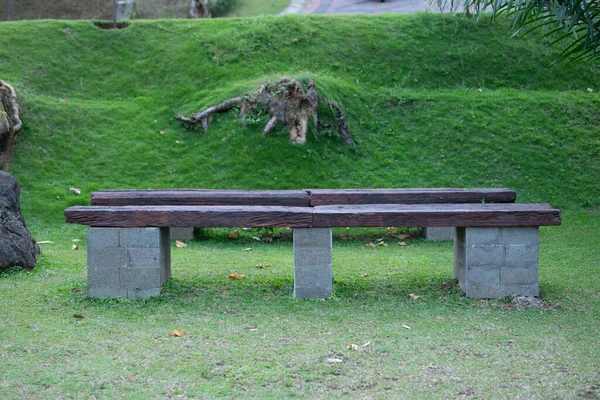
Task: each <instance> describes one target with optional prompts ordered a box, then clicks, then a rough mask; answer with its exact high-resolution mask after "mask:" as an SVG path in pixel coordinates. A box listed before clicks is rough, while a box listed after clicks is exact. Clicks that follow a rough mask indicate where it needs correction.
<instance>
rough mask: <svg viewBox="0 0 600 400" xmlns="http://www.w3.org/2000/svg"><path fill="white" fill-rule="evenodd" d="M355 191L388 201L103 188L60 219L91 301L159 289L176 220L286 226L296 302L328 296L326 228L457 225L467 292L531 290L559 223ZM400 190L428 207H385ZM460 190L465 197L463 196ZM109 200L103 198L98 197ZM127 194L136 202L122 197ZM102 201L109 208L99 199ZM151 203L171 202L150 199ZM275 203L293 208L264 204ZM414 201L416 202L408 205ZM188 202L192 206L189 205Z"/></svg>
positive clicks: (494, 207)
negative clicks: (81, 251)
mask: <svg viewBox="0 0 600 400" xmlns="http://www.w3.org/2000/svg"><path fill="white" fill-rule="evenodd" d="M167 192H169V193H167ZM236 192H237V193H236ZM268 192H270V193H269V195H266V194H267V193H268ZM325 192H327V193H326V194H327V195H328V196H342V197H343V196H344V195H348V194H350V193H351V192H353V191H342V192H341V193H334V192H337V191H325ZM344 192H345V193H344ZM358 192H359V193H360V194H361V195H362V196H364V195H369V196H371V195H372V196H374V198H375V199H377V201H380V202H387V204H341V205H320V203H318V201H319V200H318V199H319V198H321V199H323V198H324V197H321V196H320V195H319V191H316V190H315V191H274V192H273V191H267V192H262V191H252V193H249V192H247V191H242V192H240V191H202V190H181V191H175V193H176V195H173V191H120V192H114V191H110V192H97V193H96V194H94V196H93V201H94V203H95V204H96V205H93V206H87V207H85V206H78V207H71V208H69V209H67V210H66V211H65V216H66V219H67V222H70V223H79V224H84V225H88V226H89V229H88V295H89V296H94V297H104V296H121V297H149V296H154V295H158V294H160V287H161V286H162V284H163V283H164V282H166V280H167V279H168V278H169V276H170V273H171V272H170V271H171V270H170V244H169V229H170V228H171V227H179V226H196V227H240V226H241V227H277V226H286V227H291V228H293V229H294V296H295V297H297V298H327V297H329V296H331V290H332V241H331V228H332V227H348V226H351V227H389V226H423V225H426V226H451V227H456V240H455V244H454V249H455V250H454V252H455V262H454V276H455V277H456V278H457V279H458V281H459V284H460V287H461V288H462V290H463V291H464V292H465V293H466V295H467V296H469V297H478V298H498V297H505V296H508V295H532V296H535V295H538V294H539V284H538V247H539V233H538V228H539V226H546V225H560V223H561V220H560V211H559V210H556V209H553V208H552V207H550V206H549V205H547V204H510V203H506V204H502V203H498V204H496V203H493V204H487V203H485V204H483V203H468V204H464V203H463V204H448V203H444V201H446V200H444V199H441V198H439V197H438V195H439V192H438V194H437V195H434V194H433V192H434V191H433V190H422V189H418V190H408V191H407V190H390V192H389V193H378V194H374V193H373V192H371V193H368V192H362V193H361V191H358ZM384 192H385V191H384ZM401 192H404V194H403V196H405V197H404V199H405V200H404V201H405V202H409V201H410V200H408V198H409V197H410V196H412V195H416V194H417V193H424V194H423V196H430V199H429V200H428V201H429V203H427V204H396V203H393V201H398V200H397V199H398V198H397V197H396V198H395V199H394V196H399V195H400V193H401ZM460 192H461V193H462V192H467V193H468V192H469V191H462V190H460ZM117 193H120V194H125V193H127V194H126V196H118V195H117ZM513 193H514V192H513ZM242 194H243V196H246V199H245V201H246V202H253V203H252V204H251V205H207V204H214V202H219V203H220V202H224V201H226V202H229V204H231V203H232V202H233V203H235V202H236V201H238V200H232V199H237V198H238V197H237V196H238V195H242ZM321 194H325V193H321ZM471 194H472V193H471ZM505 194H506V193H505ZM509 194H510V193H509ZM152 195H156V196H152ZM382 195H385V196H384V197H381V196H382ZM409 195H410V196H409ZM169 196H171V198H170V199H167V197H169ZM354 196H355V198H356V197H359V196H356V195H354ZM390 196H391V197H390ZM406 196H409V197H406ZM462 196H466V197H467V198H469V199H471V198H474V197H473V196H468V195H465V194H464V193H463V194H462ZM111 197H112V200H107V199H109V198H111ZM118 197H122V198H123V197H128V198H129V200H128V201H140V202H142V204H144V205H114V204H115V203H114V202H117V201H120V202H121V203H120V204H124V201H123V200H116V198H118ZM132 197H133V198H137V199H138V200H131V198H132ZM417 197H418V196H417ZM509 197H510V196H509ZM157 198H163V200H157ZM209 198H210V199H211V200H207V199H209ZM512 198H513V200H514V196H513V197H512ZM259 199H262V200H259ZM392 199H394V200H392ZM111 201H112V202H113V203H111V204H112V205H98V204H101V203H102V202H111ZM160 201H166V202H167V203H173V202H176V204H177V205H172V204H164V203H163V204H162V205H160V204H159V205H154V204H153V203H156V202H160ZM280 201H286V202H289V203H288V204H292V205H285V206H282V205H268V204H269V203H272V202H275V203H277V202H280ZM307 201H308V206H307V205H306V204H307V203H306V202H307ZM323 201H325V202H326V203H327V202H331V201H334V200H331V199H330V200H323ZM335 201H343V202H349V201H350V200H348V199H343V200H340V199H339V198H338V199H337V200H335ZM356 201H358V200H356ZM416 201H418V200H417V199H416V198H415V200H413V202H416ZM465 201H469V200H465ZM190 202H200V203H201V205H189V204H190ZM207 202H208V203H207ZM313 202H314V203H313ZM149 203H150V204H151V205H148V204H149ZM127 204H130V203H127ZM182 204H185V205H182ZM278 204H281V203H278Z"/></svg>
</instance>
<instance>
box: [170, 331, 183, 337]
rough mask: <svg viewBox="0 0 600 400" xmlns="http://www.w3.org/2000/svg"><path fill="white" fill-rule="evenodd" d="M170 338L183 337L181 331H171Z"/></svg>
mask: <svg viewBox="0 0 600 400" xmlns="http://www.w3.org/2000/svg"><path fill="white" fill-rule="evenodd" d="M171 336H174V337H182V336H183V329H175V330H172V331H171Z"/></svg>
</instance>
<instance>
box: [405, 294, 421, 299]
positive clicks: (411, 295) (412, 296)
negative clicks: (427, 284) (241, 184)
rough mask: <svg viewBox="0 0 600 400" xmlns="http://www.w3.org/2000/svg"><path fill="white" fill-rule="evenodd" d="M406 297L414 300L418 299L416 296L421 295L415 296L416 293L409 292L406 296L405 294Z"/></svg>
mask: <svg viewBox="0 0 600 400" xmlns="http://www.w3.org/2000/svg"><path fill="white" fill-rule="evenodd" d="M406 297H408V298H409V299H411V300H416V299H418V298H419V297H421V296H417V295H416V294H414V293H410V294H409V295H408V296H406Z"/></svg>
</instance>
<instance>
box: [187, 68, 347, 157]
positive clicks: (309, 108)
mask: <svg viewBox="0 0 600 400" xmlns="http://www.w3.org/2000/svg"><path fill="white" fill-rule="evenodd" d="M320 102H322V103H325V104H327V105H329V107H331V109H332V110H333V111H334V113H335V116H336V118H337V119H338V132H339V133H340V135H341V136H342V138H343V139H344V143H346V144H347V145H349V146H356V144H355V143H354V141H353V140H352V138H351V137H350V130H349V129H348V125H347V124H346V121H345V118H344V114H343V113H342V110H341V108H340V107H339V106H338V105H337V104H335V103H334V102H332V101H331V100H329V99H327V98H324V97H321V96H320V95H319V92H318V91H317V87H316V86H315V83H314V82H313V81H312V80H311V81H309V82H308V87H307V88H304V87H303V85H302V83H300V82H299V81H297V80H295V79H291V78H282V79H280V80H279V81H277V82H269V83H266V84H264V85H262V86H260V87H259V88H258V90H257V91H256V93H254V94H246V95H243V96H238V97H233V98H231V99H227V100H225V101H223V102H221V103H219V104H216V105H214V106H211V107H209V108H207V109H205V110H203V111H201V112H199V113H197V114H195V115H193V116H191V117H184V116H179V117H177V119H178V120H180V121H182V122H185V123H187V124H189V125H192V126H198V125H199V126H201V127H202V129H203V130H204V131H205V132H206V131H207V130H208V127H209V118H210V116H211V115H212V114H214V113H220V112H225V111H229V110H231V109H232V108H234V107H238V108H239V109H240V114H239V117H240V119H241V120H242V122H243V123H244V125H245V124H246V122H247V118H248V114H252V115H260V114H261V113H262V112H263V111H265V112H266V113H268V114H269V116H270V119H269V121H268V122H267V124H266V125H265V127H264V129H263V135H269V134H270V133H271V132H272V131H273V129H275V127H276V126H277V125H278V124H282V125H284V126H285V128H286V129H287V131H288V133H289V136H290V142H292V143H294V144H304V143H306V135H307V133H308V126H309V122H310V120H311V119H312V120H313V122H314V126H315V129H316V130H317V131H318V127H319V116H318V113H317V107H318V105H319V103H320Z"/></svg>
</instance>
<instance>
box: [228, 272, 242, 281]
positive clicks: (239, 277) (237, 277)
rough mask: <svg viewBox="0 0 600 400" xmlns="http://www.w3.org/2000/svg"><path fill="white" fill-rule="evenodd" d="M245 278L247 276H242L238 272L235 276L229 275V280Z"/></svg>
mask: <svg viewBox="0 0 600 400" xmlns="http://www.w3.org/2000/svg"><path fill="white" fill-rule="evenodd" d="M244 276H245V275H241V274H238V273H237V272H234V273H233V274H230V275H229V278H231V279H242V278H243V277H244Z"/></svg>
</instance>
